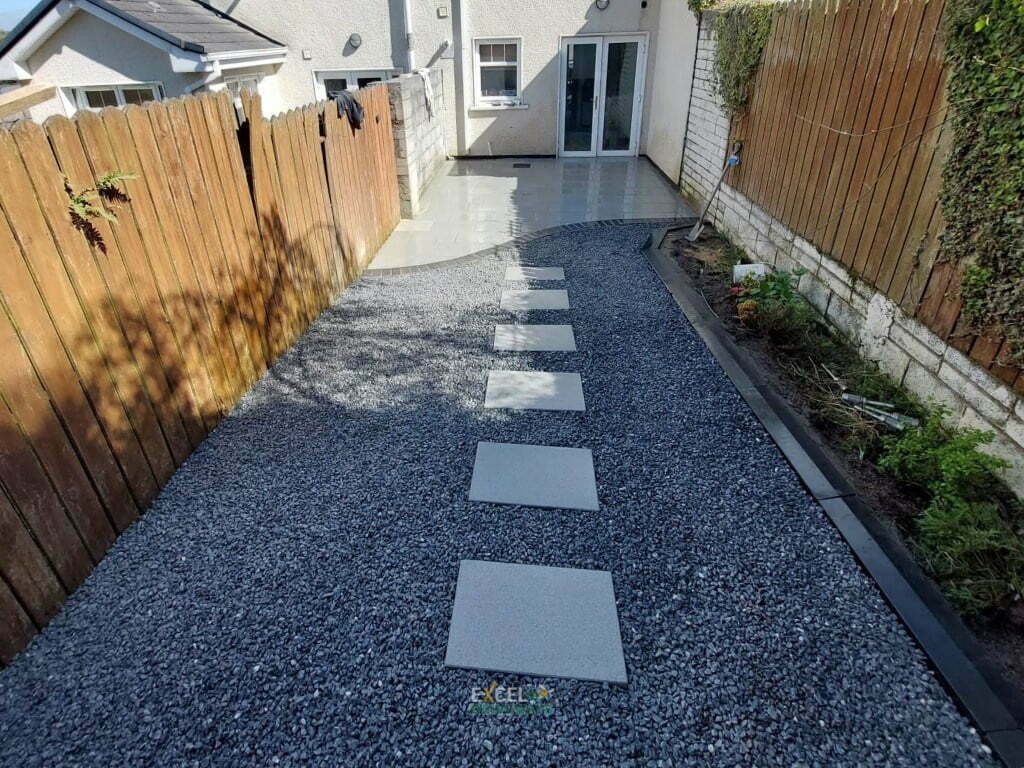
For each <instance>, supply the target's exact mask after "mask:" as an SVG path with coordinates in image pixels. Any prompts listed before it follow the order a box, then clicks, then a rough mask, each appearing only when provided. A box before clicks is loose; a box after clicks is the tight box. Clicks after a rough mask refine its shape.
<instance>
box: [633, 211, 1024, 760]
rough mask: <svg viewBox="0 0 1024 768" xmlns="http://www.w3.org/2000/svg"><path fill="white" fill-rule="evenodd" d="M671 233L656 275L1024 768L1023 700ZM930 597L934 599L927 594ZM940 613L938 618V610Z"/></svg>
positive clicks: (898, 609) (987, 733) (1001, 745)
mask: <svg viewBox="0 0 1024 768" xmlns="http://www.w3.org/2000/svg"><path fill="white" fill-rule="evenodd" d="M671 229H674V227H665V228H661V229H658V230H656V231H655V232H654V233H653V234H652V236H651V238H650V239H649V240H648V242H647V247H646V248H645V249H644V253H645V255H646V256H647V259H648V261H649V262H650V264H651V266H652V267H653V269H654V271H655V273H657V275H658V277H659V278H661V281H662V282H663V283H664V285H665V287H666V289H667V290H668V291H669V293H671V294H672V297H673V298H674V299H675V302H676V304H677V305H678V306H679V308H680V309H681V310H682V312H683V314H684V315H685V316H686V319H687V320H688V321H689V322H690V324H691V325H692V326H693V328H694V330H695V331H696V332H697V334H698V335H699V336H700V337H701V339H702V340H703V341H704V343H705V344H706V345H707V347H708V349H709V350H710V351H711V353H712V354H713V355H714V356H715V359H716V360H717V361H718V363H719V364H720V365H721V366H722V368H723V369H724V370H725V372H726V375H728V376H729V378H730V379H731V380H732V382H733V384H734V385H735V386H736V388H737V390H738V391H739V394H740V395H741V396H742V397H743V399H744V400H745V401H746V402H747V404H748V405H749V406H750V407H751V409H752V410H753V411H754V413H755V415H756V416H757V417H758V419H760V421H761V423H762V424H763V425H764V427H765V429H766V430H767V431H768V433H769V434H770V435H771V437H772V439H773V440H774V441H775V443H776V445H777V446H778V448H779V450H780V451H781V452H782V454H783V455H784V456H785V457H786V460H787V461H788V462H789V463H790V464H791V465H792V466H793V469H794V470H795V471H796V473H797V475H798V476H799V477H800V480H801V481H802V482H803V484H804V485H805V486H806V487H807V489H808V491H809V492H810V493H811V495H812V496H814V498H815V500H816V501H817V502H818V504H819V505H820V506H821V507H822V509H823V510H824V511H825V514H826V516H827V517H828V518H829V520H830V521H831V522H832V524H833V525H834V526H835V527H836V529H837V530H838V531H839V533H840V535H841V536H842V537H843V539H844V540H845V541H846V543H847V545H848V546H849V547H850V549H851V550H852V551H853V553H854V555H855V557H856V558H857V561H858V562H859V563H860V565H861V567H862V568H863V569H864V570H865V572H866V573H867V574H868V575H869V576H870V577H871V579H872V580H873V581H874V582H875V584H876V585H877V586H878V588H879V590H880V591H881V593H882V595H883V596H884V597H885V599H886V601H887V602H888V603H889V605H890V606H891V607H892V609H893V610H894V611H895V613H896V615H897V616H899V617H900V620H901V621H902V622H903V624H904V626H905V627H906V628H907V629H908V630H909V631H910V634H911V636H912V637H913V638H914V640H915V641H916V642H917V644H918V645H919V647H920V648H921V650H922V651H923V652H924V653H925V655H926V656H927V657H928V660H929V662H930V663H931V665H932V666H933V667H934V668H935V670H936V671H937V672H938V675H939V679H940V680H941V681H942V683H943V685H944V686H945V688H946V690H947V691H948V692H949V693H950V695H951V696H952V697H953V700H954V701H956V702H957V704H958V705H959V706H960V708H961V710H962V711H963V712H965V713H966V714H967V716H968V717H970V719H971V720H972V721H973V722H974V724H975V726H976V727H977V728H978V731H979V732H980V733H981V734H982V736H983V737H984V738H985V739H986V741H987V742H988V743H989V745H990V746H991V747H992V749H993V752H994V753H995V754H996V756H998V757H999V759H1000V760H1002V762H1003V763H1004V764H1005V765H1006V766H1008V768H1022V766H1024V728H1022V727H1021V723H1020V721H1019V720H1018V719H1017V717H1016V716H1015V715H1014V714H1013V710H1016V711H1018V712H1019V711H1021V706H1022V704H1021V702H1018V701H1016V700H1015V699H1016V698H1018V697H1016V695H1015V694H1014V693H1013V692H1012V691H1011V690H1010V689H1009V686H1008V685H1007V684H1006V683H1005V682H1003V681H1000V680H998V679H992V677H993V676H994V675H993V672H992V671H991V670H990V671H989V673H988V674H987V675H986V674H985V673H983V672H982V670H981V668H983V667H985V666H986V665H985V664H984V663H983V662H982V661H981V659H980V649H979V648H978V647H976V641H972V640H971V639H970V638H971V635H970V631H969V630H968V629H967V628H966V627H965V626H964V625H963V622H962V621H961V620H960V618H959V616H957V615H956V614H955V613H954V612H953V610H952V608H951V607H950V606H949V604H948V602H947V601H946V600H945V598H944V597H943V596H942V595H941V594H940V593H939V592H938V589H937V587H936V586H935V585H934V583H933V582H932V581H931V580H930V579H928V577H927V576H925V574H924V572H923V571H922V570H921V569H920V567H919V566H918V565H917V564H916V563H915V562H913V561H912V560H909V559H908V558H906V557H898V556H897V557H893V556H892V555H893V552H892V551H891V550H892V547H891V544H889V543H888V542H886V541H885V540H884V539H882V538H881V537H878V536H877V535H875V534H874V533H873V532H872V530H871V524H870V521H869V517H870V514H869V512H870V510H869V509H868V507H867V505H866V504H865V503H864V500H863V499H862V498H860V497H859V496H858V495H857V494H856V493H855V492H854V491H853V489H851V488H849V486H848V485H846V486H844V485H842V484H841V483H840V484H839V487H831V488H830V487H829V484H830V478H841V473H840V472H839V470H838V469H837V468H836V467H835V465H834V464H833V463H832V462H831V460H829V459H828V457H827V456H826V455H825V454H824V453H823V452H822V451H821V450H820V449H817V450H815V449H816V443H815V441H814V438H813V437H812V436H811V435H810V433H809V432H808V431H807V430H806V429H805V428H804V427H803V426H802V425H801V424H800V422H799V420H798V419H797V417H796V414H795V413H794V412H793V410H792V408H790V406H789V404H788V403H786V402H785V400H783V398H782V397H781V395H780V394H779V393H778V392H776V391H775V390H774V388H773V387H771V386H769V385H768V384H767V383H766V382H767V379H766V377H765V376H764V375H763V373H762V371H761V366H760V365H759V364H758V363H757V362H756V361H755V360H754V359H753V358H752V357H751V356H750V355H749V354H747V353H746V351H745V350H743V349H742V348H740V347H739V346H737V345H736V343H735V342H734V341H733V339H732V337H731V335H730V334H729V333H728V332H727V331H726V330H725V328H724V326H723V325H722V322H721V320H720V319H719V318H718V316H717V315H716V314H715V313H714V311H713V310H712V309H711V307H710V306H709V305H708V304H707V302H706V301H705V300H704V298H703V297H702V296H701V295H700V293H699V292H698V291H697V290H696V288H695V287H694V286H693V284H692V282H691V281H690V278H689V276H688V275H687V274H686V272H685V271H684V270H683V269H682V268H681V267H680V266H679V265H678V264H676V263H675V262H674V261H672V260H671V259H670V258H669V257H667V256H666V255H665V254H664V253H663V252H661V250H660V246H661V244H662V242H663V241H664V239H665V236H666V234H667V233H668V232H669V231H670V230H671ZM897 563H899V564H898V565H897ZM929 590H930V591H931V592H932V593H933V594H926V593H927V592H928V591H929ZM923 593H924V594H923ZM925 598H927V599H925ZM936 605H938V606H940V609H939V610H933V607H932V606H936ZM942 606H944V609H942ZM997 689H1000V690H1002V693H1000V692H999V691H997Z"/></svg>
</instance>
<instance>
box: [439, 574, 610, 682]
mask: <svg viewBox="0 0 1024 768" xmlns="http://www.w3.org/2000/svg"><path fill="white" fill-rule="evenodd" d="M444 663H445V666H449V667H462V668H467V669H485V670H489V671H493V672H504V673H507V674H516V675H537V676H539V677H564V678H575V679H579V680H596V681H600V682H608V683H620V684H623V685H625V684H626V682H627V677H626V661H625V658H624V657H623V654H622V636H621V633H620V631H619V616H618V612H617V611H616V608H615V589H614V586H613V584H612V575H611V574H610V573H609V572H608V571H591V570H584V569H581V568H552V567H549V566H543V565H521V564H517V563H494V562H487V561H483V560H463V561H461V562H460V563H459V579H458V582H457V584H456V587H455V605H454V606H453V608H452V622H451V625H450V627H449V630H448V651H447V653H446V654H445V659H444Z"/></svg>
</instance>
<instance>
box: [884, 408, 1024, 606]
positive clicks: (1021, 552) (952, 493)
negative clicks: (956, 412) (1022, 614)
mask: <svg viewBox="0 0 1024 768" xmlns="http://www.w3.org/2000/svg"><path fill="white" fill-rule="evenodd" d="M948 417H949V410H948V409H947V408H945V407H942V406H936V405H934V404H933V405H931V407H930V408H929V409H928V411H927V413H926V415H925V418H924V421H923V423H922V424H921V426H920V427H919V428H917V429H913V430H909V431H907V432H906V433H904V434H902V435H899V436H898V437H888V438H885V439H884V440H883V444H884V448H883V455H882V457H881V459H880V460H879V462H878V464H879V466H880V467H881V468H882V469H884V470H885V471H887V472H889V473H891V474H892V475H894V476H896V477H898V478H900V479H901V480H903V481H905V482H907V483H910V484H912V485H916V486H917V487H919V488H921V489H922V490H924V491H925V492H926V493H927V494H928V496H929V497H930V501H929V503H928V506H927V507H926V508H925V509H924V511H923V512H922V513H921V516H920V518H919V519H918V520H917V525H916V531H915V534H914V543H915V545H916V546H917V548H918V549H919V550H920V552H921V554H922V556H923V558H924V560H925V561H926V563H927V564H928V566H929V567H930V568H931V570H932V572H933V574H934V575H935V576H936V578H938V579H939V581H940V582H941V583H942V584H943V586H944V587H945V588H946V591H947V593H948V594H949V596H950V597H951V598H952V599H953V600H954V601H955V602H956V603H957V604H958V605H959V607H960V609H961V610H962V611H963V612H964V613H967V614H977V613H982V612H985V611H990V610H994V609H1006V608H1009V607H1010V604H1011V603H1012V602H1013V601H1014V600H1016V599H1019V598H1020V596H1021V594H1022V593H1024V535H1022V534H1024V532H1022V530H1021V525H1022V523H1024V521H1022V520H1021V516H1020V508H1019V506H1018V504H1017V502H1016V501H1015V500H1013V499H1012V498H1011V497H1009V495H1008V494H1002V495H1004V496H1005V497H1006V498H1005V499H1000V495H1001V494H1000V493H999V489H1000V487H1001V484H1000V483H999V481H998V480H997V479H996V478H995V476H994V473H995V472H996V471H998V470H1000V469H1003V468H1005V467H1007V466H1008V464H1007V463H1006V462H1005V461H1003V460H1002V459H1000V458H997V457H994V456H990V455H988V454H986V453H982V452H981V451H980V450H978V449H979V448H980V447H981V446H982V445H986V444H987V443H989V442H991V441H992V433H991V432H985V431H982V430H978V429H959V428H955V427H950V426H948V425H947V419H948Z"/></svg>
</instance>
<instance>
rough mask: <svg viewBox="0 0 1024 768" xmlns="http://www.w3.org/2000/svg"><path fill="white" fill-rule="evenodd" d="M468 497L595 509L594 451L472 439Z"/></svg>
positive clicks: (523, 503) (499, 502)
mask: <svg viewBox="0 0 1024 768" xmlns="http://www.w3.org/2000/svg"><path fill="white" fill-rule="evenodd" d="M469 499H470V501H492V502H496V503H498V504H522V505H524V506H528V507H552V508H559V509H589V510H594V511H597V510H598V509H600V505H599V504H598V500H597V482H596V480H595V479H594V455H593V454H592V453H591V452H590V451H589V450H587V449H585V448H556V447H553V446H549V445H521V444H518V443H487V442H480V443H477V445H476V462H475V463H474V464H473V479H472V480H471V481H470V484H469Z"/></svg>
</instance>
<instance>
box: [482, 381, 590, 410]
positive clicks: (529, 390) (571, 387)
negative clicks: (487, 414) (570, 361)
mask: <svg viewBox="0 0 1024 768" xmlns="http://www.w3.org/2000/svg"><path fill="white" fill-rule="evenodd" d="M484 408H523V409H526V408H532V409H536V410H541V411H584V410H586V406H585V405H584V404H583V381H582V379H581V378H580V375H579V374H578V373H547V372H545V371H491V372H490V373H489V374H488V375H487V396H486V397H485V398H484Z"/></svg>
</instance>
